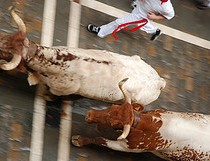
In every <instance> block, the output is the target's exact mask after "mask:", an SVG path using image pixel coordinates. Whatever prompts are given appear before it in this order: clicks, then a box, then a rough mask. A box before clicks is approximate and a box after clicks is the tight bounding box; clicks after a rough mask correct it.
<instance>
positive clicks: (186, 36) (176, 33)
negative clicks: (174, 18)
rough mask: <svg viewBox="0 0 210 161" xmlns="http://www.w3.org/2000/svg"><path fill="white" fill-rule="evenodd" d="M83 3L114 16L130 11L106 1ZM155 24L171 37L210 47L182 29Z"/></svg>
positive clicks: (86, 1)
mask: <svg viewBox="0 0 210 161" xmlns="http://www.w3.org/2000/svg"><path fill="white" fill-rule="evenodd" d="M80 3H81V4H82V5H84V6H86V7H89V8H91V9H94V10H96V11H99V12H102V13H105V14H107V15H110V16H113V17H118V18H119V17H122V16H124V15H126V14H129V13H128V12H125V11H123V10H120V9H118V8H115V7H112V6H109V5H106V4H104V3H101V2H98V1H96V0H81V2H80ZM154 25H156V26H157V27H159V28H160V29H161V30H162V31H163V33H164V34H166V35H169V36H171V37H174V38H176V39H179V40H182V41H185V42H188V43H191V44H194V45H197V46H200V47H203V48H206V49H210V41H208V40H205V39H202V38H199V37H197V36H193V35H190V34H187V33H185V32H182V31H180V30H176V29H173V28H171V27H167V26H165V25H161V24H158V23H155V22H154Z"/></svg>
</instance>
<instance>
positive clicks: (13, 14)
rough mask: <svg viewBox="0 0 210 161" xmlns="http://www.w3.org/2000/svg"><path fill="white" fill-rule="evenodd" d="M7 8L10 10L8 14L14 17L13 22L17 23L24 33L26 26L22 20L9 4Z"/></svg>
mask: <svg viewBox="0 0 210 161" xmlns="http://www.w3.org/2000/svg"><path fill="white" fill-rule="evenodd" d="M8 10H9V12H10V15H11V16H12V18H13V19H14V21H15V23H16V24H17V26H18V29H19V31H21V32H23V33H26V26H25V24H24V22H23V20H22V19H21V18H20V17H19V16H18V15H17V14H16V13H15V11H14V7H13V6H10V7H9V8H8Z"/></svg>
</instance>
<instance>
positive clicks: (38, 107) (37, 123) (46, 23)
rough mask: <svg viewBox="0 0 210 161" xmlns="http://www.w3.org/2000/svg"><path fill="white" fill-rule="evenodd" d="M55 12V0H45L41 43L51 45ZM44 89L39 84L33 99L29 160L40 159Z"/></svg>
mask: <svg viewBox="0 0 210 161" xmlns="http://www.w3.org/2000/svg"><path fill="white" fill-rule="evenodd" d="M55 12H56V0H45V3H44V13H43V24H42V34H41V45H45V46H52V44H53V34H54V22H55ZM45 91H46V89H45V86H44V85H42V84H39V85H38V87H37V93H36V96H35V100H34V113H33V127H32V139H31V152H30V161H42V155H43V140H44V126H45V114H46V110H45V107H46V101H45V100H44V99H43V95H44V93H45Z"/></svg>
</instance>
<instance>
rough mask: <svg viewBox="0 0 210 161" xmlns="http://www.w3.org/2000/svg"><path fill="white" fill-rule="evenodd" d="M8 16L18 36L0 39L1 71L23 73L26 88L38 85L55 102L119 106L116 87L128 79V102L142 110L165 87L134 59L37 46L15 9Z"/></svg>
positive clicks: (155, 75) (135, 57)
mask: <svg viewBox="0 0 210 161" xmlns="http://www.w3.org/2000/svg"><path fill="white" fill-rule="evenodd" d="M9 11H10V14H11V16H12V18H13V19H14V21H15V22H16V24H17V26H18V28H19V31H18V32H16V33H14V34H12V35H7V36H2V35H0V69H2V70H13V69H15V68H21V69H23V67H24V68H25V69H26V71H27V72H28V82H29V84H30V85H36V84H38V83H40V82H42V83H44V84H46V85H47V86H48V87H49V91H50V92H51V93H52V94H53V95H56V96H64V95H70V94H77V95H81V96H84V97H87V98H92V99H97V100H101V101H105V102H117V103H120V102H123V95H122V93H121V92H120V90H119V89H118V82H119V81H120V80H122V79H123V78H129V80H128V81H127V82H126V83H125V85H124V86H125V88H126V90H127V91H128V92H129V95H130V98H131V102H132V103H137V104H140V105H142V106H145V105H148V104H149V103H151V102H153V101H155V100H156V99H157V98H158V97H159V95H160V93H161V90H162V89H163V88H164V87H165V85H166V82H165V80H164V79H163V78H161V77H160V76H159V75H158V73H157V72H156V71H155V70H154V69H153V68H152V67H151V66H150V65H148V64H147V63H145V62H144V61H143V60H142V59H141V58H140V57H139V56H137V55H135V56H125V55H120V54H117V53H114V52H109V51H105V50H93V49H81V48H68V49H67V48H66V47H45V46H41V45H38V44H36V43H34V42H33V41H30V40H29V39H28V38H27V37H26V27H25V24H24V22H23V21H22V19H21V18H20V17H19V16H18V15H17V14H16V13H15V11H14V8H12V7H10V8H9ZM9 58H10V59H9ZM8 59H9V61H8Z"/></svg>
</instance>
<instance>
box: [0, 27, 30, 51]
mask: <svg viewBox="0 0 210 161" xmlns="http://www.w3.org/2000/svg"><path fill="white" fill-rule="evenodd" d="M25 38H26V36H25V34H24V33H22V32H21V31H19V32H16V33H15V34H12V35H7V36H5V37H2V38H1V39H0V41H1V42H2V46H0V47H1V48H2V49H3V50H4V51H8V52H11V53H12V54H13V53H15V54H19V55H22V54H23V53H22V51H23V47H24V40H25Z"/></svg>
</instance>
